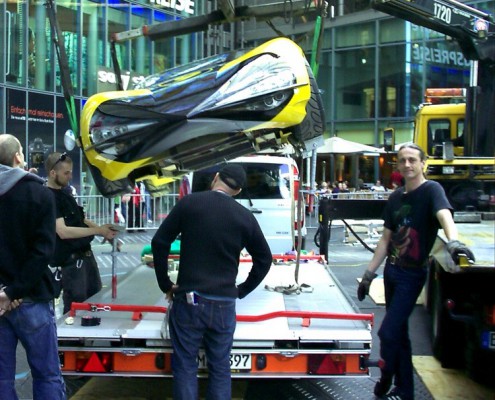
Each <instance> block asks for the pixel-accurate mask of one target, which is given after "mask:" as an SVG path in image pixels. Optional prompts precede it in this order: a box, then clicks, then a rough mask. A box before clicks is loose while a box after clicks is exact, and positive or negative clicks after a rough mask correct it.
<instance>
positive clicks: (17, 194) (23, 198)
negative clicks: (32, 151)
mask: <svg viewBox="0 0 495 400" xmlns="http://www.w3.org/2000/svg"><path fill="white" fill-rule="evenodd" d="M23 168H24V153H23V149H22V146H21V144H20V142H19V140H17V138H15V137H14V136H12V135H9V134H2V135H0V210H1V217H0V254H1V257H0V287H1V289H0V308H1V309H0V349H1V350H0V398H1V399H2V400H17V399H18V397H17V395H16V392H15V372H16V348H17V345H18V342H19V341H20V342H21V344H22V346H23V347H24V349H25V351H26V357H27V360H28V363H29V367H30V369H31V375H32V378H33V398H34V399H50V400H62V399H65V398H66V395H65V385H64V380H63V379H62V374H61V371H60V360H59V356H58V345H57V332H56V325H55V312H54V307H53V299H54V297H55V284H54V278H53V275H52V272H51V271H50V269H49V267H48V263H49V261H50V258H51V257H52V254H53V251H54V248H55V202H54V198H53V195H52V193H50V191H49V190H48V189H47V188H46V187H44V186H43V184H44V181H43V179H41V178H40V177H38V176H36V175H34V174H31V173H29V172H27V171H24V169H23ZM20 299H22V303H20ZM19 304H20V305H19Z"/></svg>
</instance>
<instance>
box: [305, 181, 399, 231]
mask: <svg viewBox="0 0 495 400" xmlns="http://www.w3.org/2000/svg"><path fill="white" fill-rule="evenodd" d="M300 193H301V194H302V196H304V198H305V201H306V210H307V212H306V215H307V218H306V228H318V225H319V222H318V214H319V201H320V199H321V198H322V197H327V198H333V199H346V200H349V199H362V200H376V199H388V196H390V194H391V193H392V190H388V191H384V192H382V191H370V190H360V191H354V192H346V193H324V194H322V193H321V192H319V191H315V190H301V191H300Z"/></svg>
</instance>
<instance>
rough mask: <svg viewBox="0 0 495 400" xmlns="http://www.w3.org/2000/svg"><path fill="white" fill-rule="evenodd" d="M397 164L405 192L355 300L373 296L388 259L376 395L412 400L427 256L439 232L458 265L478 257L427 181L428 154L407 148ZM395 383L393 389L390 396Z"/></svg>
mask: <svg viewBox="0 0 495 400" xmlns="http://www.w3.org/2000/svg"><path fill="white" fill-rule="evenodd" d="M397 158H398V168H399V171H400V173H401V174H402V175H403V176H404V179H405V186H404V187H401V188H398V189H397V190H395V191H394V192H393V193H392V194H391V195H390V197H389V199H388V201H387V205H386V207H385V212H384V230H383V235H382V237H381V239H380V241H379V242H378V245H377V247H376V249H375V253H374V255H373V258H372V260H371V262H370V263H369V265H368V268H367V270H366V272H365V273H364V275H363V277H362V280H361V282H360V284H359V287H358V292H357V296H358V299H359V300H360V301H362V300H363V299H364V298H365V296H366V295H367V294H369V288H370V285H371V282H372V280H373V279H374V278H375V277H376V276H377V274H376V273H375V272H376V270H377V269H378V268H379V267H380V265H381V263H382V262H383V261H384V260H385V259H386V263H385V269H384V272H383V280H384V286H385V303H386V314H385V318H384V319H383V322H382V325H381V327H380V329H379V331H378V337H379V338H380V356H381V359H382V360H381V378H380V380H379V381H378V382H377V383H376V386H375V389H374V393H375V395H376V396H378V397H381V398H389V399H407V400H409V399H413V398H414V381H413V364H412V352H411V341H410V339H409V326H408V320H409V317H410V315H411V313H412V311H413V309H414V306H415V304H416V300H417V298H418V296H419V294H420V293H421V290H422V289H423V286H424V284H425V282H426V276H427V269H428V256H429V254H430V251H431V249H432V247H433V244H434V242H435V239H436V236H437V233H438V229H439V228H440V227H441V228H442V229H443V231H444V233H445V236H446V237H447V239H448V240H449V242H448V243H447V249H448V250H449V252H450V254H451V255H452V258H453V259H454V261H456V262H457V261H458V256H459V254H461V253H464V254H466V255H467V256H468V257H469V258H470V259H472V260H474V256H473V254H472V252H471V251H470V250H469V249H468V248H467V247H466V246H465V245H464V244H463V243H461V242H459V241H458V240H457V239H458V233H457V228H456V226H455V224H454V220H453V218H452V207H451V205H450V204H449V202H448V200H447V197H446V195H445V192H444V190H443V188H442V187H441V186H440V184H438V183H437V182H434V181H429V180H426V178H425V177H424V175H423V168H424V164H425V160H426V156H425V153H424V151H423V150H422V149H421V148H420V147H419V146H417V145H415V144H407V145H404V146H402V147H401V148H400V150H399V152H398V154H397ZM392 381H394V384H395V388H394V389H393V390H392V391H390V393H389V390H390V388H391V385H392ZM383 396H385V397H383Z"/></svg>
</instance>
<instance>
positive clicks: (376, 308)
mask: <svg viewBox="0 0 495 400" xmlns="http://www.w3.org/2000/svg"><path fill="white" fill-rule="evenodd" d="M154 232H155V230H148V231H146V232H136V233H123V234H121V238H122V240H123V241H124V243H125V245H124V247H123V249H122V254H121V255H119V256H117V267H116V271H115V272H116V275H117V279H118V277H119V276H122V275H123V274H125V273H126V272H127V271H128V270H129V269H132V268H133V267H135V266H137V265H139V264H140V263H141V251H142V248H143V246H144V245H145V244H149V243H150V242H151V238H152V236H153V234H154ZM315 232H316V229H314V228H310V229H308V236H307V239H306V246H305V247H306V250H314V251H316V252H317V250H318V249H317V247H316V245H315V244H314V242H313V237H314V234H315ZM371 236H372V235H369V236H368V237H367V241H368V242H369V243H370V244H371V245H373V242H375V243H376V237H374V238H373V237H371ZM93 250H94V251H95V254H96V255H97V259H98V264H99V267H100V273H101V276H102V281H103V284H104V285H110V284H111V277H112V255H111V254H110V251H111V248H110V247H109V246H108V245H101V244H100V243H99V242H96V241H95V242H93ZM371 256H372V255H371V253H370V252H369V251H368V250H366V249H364V247H363V246H361V245H359V244H357V243H356V242H355V241H353V240H352V239H350V238H348V237H346V236H345V235H344V232H343V231H342V232H341V231H339V230H338V229H337V230H336V231H335V232H333V233H332V238H331V241H330V246H329V264H330V266H331V267H332V270H333V272H334V273H335V275H336V276H337V278H338V279H339V281H340V283H341V285H342V287H343V289H344V290H345V291H346V292H347V294H348V295H349V296H350V297H351V298H352V300H353V301H354V302H356V304H357V305H358V306H359V307H360V309H361V311H362V312H365V313H373V314H374V315H375V329H374V330H373V340H374V343H375V345H374V346H373V348H372V354H371V359H374V360H378V359H379V345H378V343H379V342H378V338H377V337H376V332H377V331H378V327H379V326H380V324H381V321H382V319H383V316H384V313H385V307H384V306H383V305H382V304H377V303H375V302H374V301H373V300H372V299H371V298H369V297H367V298H366V299H365V300H364V301H363V302H359V301H358V300H357V298H356V288H357V278H359V277H360V276H361V275H362V273H363V271H364V269H365V267H366V263H367V261H369V260H370V259H371ZM59 309H60V308H58V310H59ZM57 313H60V311H57ZM409 326H410V336H411V341H412V350H413V354H414V359H415V361H414V362H415V366H416V370H417V371H419V372H416V373H415V374H416V376H415V382H416V399H417V400H430V399H435V400H447V399H468V400H469V399H473V400H474V399H495V390H491V389H488V388H483V387H482V388H478V389H476V391H474V390H473V389H469V390H468V392H467V394H466V393H464V394H463V393H462V388H463V387H467V388H471V386H470V385H472V383H471V382H469V380H468V379H467V378H466V377H465V376H463V374H462V372H461V371H452V370H443V369H442V368H441V367H440V366H439V365H438V363H437V364H435V361H434V358H433V355H432V349H431V341H430V332H431V324H430V319H429V316H428V315H427V312H426V310H425V309H424V307H423V306H422V305H418V306H417V307H416V308H415V310H414V312H413V314H412V316H411V319H410V324H409ZM17 354H18V357H17V369H16V371H17V374H16V389H17V392H18V395H19V400H32V391H31V384H32V380H31V374H30V372H29V366H28V364H27V362H26V358H25V354H24V351H23V349H22V346H19V348H18V351H17ZM445 371H447V376H445V374H444V372H445ZM449 375H450V376H449ZM378 378H379V370H378V368H371V377H370V378H369V379H365V380H362V379H361V380H360V381H359V382H357V381H358V380H356V379H340V380H338V381H341V382H342V383H339V388H340V389H339V390H341V391H342V393H343V394H342V396H340V395H339V396H337V395H335V394H334V395H329V397H326V396H325V398H328V399H341V398H342V399H351V398H352V399H354V398H355V399H361V398H373V396H372V395H370V393H372V389H373V386H374V383H375V382H376V380H377V379H378ZM98 379H100V378H97V380H96V381H95V382H94V383H93V386H87V387H85V389H86V391H91V390H96V388H97V387H98V386H101V382H100V381H98ZM102 379H104V378H102ZM119 382H122V381H119ZM461 382H462V383H461ZM84 383H86V381H85V380H82V381H79V382H78V381H76V382H70V383H69V385H71V386H72V387H71V392H72V393H75V392H76V391H77V389H78V388H79V387H78V385H79V386H82V385H83V384H84ZM440 383H441V385H440ZM117 385H122V384H121V383H117ZM145 385H146V383H145ZM147 385H148V386H149V383H148V384H147ZM274 385H275V386H277V384H276V383H274ZM290 385H292V386H294V385H297V382H292V383H290ZM252 386H253V387H252V388H250V390H251V392H253V391H254V392H253V393H256V392H255V391H256V385H252ZM269 386H270V383H269V382H267V381H263V393H267V388H269ZM439 386H442V387H439ZM127 390H129V389H127ZM446 390H451V391H452V390H453V393H454V394H452V395H450V394H446V393H448V392H447V391H446ZM332 391H333V393H335V388H333V389H332ZM82 392H83V391H81V394H82ZM162 393H163V392H162ZM346 393H347V394H346ZM363 393H366V394H367V395H366V396H363ZM473 393H476V395H473ZM478 393H481V394H480V395H478ZM129 395H131V394H130V393H129V391H127V393H126V395H125V396H124V397H112V399H113V398H122V399H123V398H130V397H128V396H129ZM479 396H480V397H479ZM76 397H77V399H89V398H91V399H93V398H94V399H97V398H102V399H103V398H105V397H98V396H97V395H96V393H95V394H94V395H93V396H91V397H84V396H82V395H80V396H77V395H76V396H74V397H70V398H73V399H76ZM132 398H142V397H132ZM146 398H147V399H152V398H153V399H154V398H155V397H148V396H146ZM157 398H161V397H157ZM244 398H246V399H247V398H249V397H244ZM252 398H253V399H256V400H261V399H262V398H261V397H259V396H257V395H256V394H255V395H254V396H253V397H252ZM267 400H268V398H267ZM270 400H272V399H270Z"/></svg>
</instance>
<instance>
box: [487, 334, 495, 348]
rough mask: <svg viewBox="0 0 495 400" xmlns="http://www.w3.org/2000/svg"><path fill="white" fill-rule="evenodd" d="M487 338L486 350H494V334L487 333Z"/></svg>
mask: <svg viewBox="0 0 495 400" xmlns="http://www.w3.org/2000/svg"><path fill="white" fill-rule="evenodd" d="M488 337H489V340H488V348H489V349H495V332H489V333H488Z"/></svg>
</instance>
